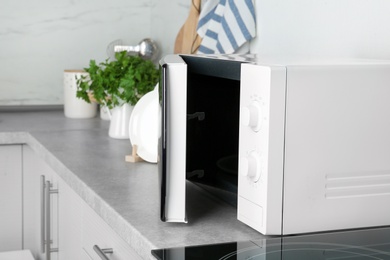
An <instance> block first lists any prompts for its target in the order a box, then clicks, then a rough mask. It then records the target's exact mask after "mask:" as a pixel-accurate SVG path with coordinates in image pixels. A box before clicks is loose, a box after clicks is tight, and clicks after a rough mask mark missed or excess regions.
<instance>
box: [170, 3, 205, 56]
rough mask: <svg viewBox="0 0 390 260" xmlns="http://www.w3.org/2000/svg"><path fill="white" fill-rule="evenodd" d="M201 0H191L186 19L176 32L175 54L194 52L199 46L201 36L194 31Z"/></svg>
mask: <svg viewBox="0 0 390 260" xmlns="http://www.w3.org/2000/svg"><path fill="white" fill-rule="evenodd" d="M200 3H201V0H192V1H191V7H190V12H189V15H188V18H187V20H186V21H185V22H184V24H183V26H182V27H181V28H180V31H179V33H178V34H177V37H176V40H175V46H174V53H176V54H194V53H196V51H197V50H198V48H199V45H200V43H201V41H202V38H200V37H199V35H198V34H197V33H196V27H197V26H198V19H199V14H200Z"/></svg>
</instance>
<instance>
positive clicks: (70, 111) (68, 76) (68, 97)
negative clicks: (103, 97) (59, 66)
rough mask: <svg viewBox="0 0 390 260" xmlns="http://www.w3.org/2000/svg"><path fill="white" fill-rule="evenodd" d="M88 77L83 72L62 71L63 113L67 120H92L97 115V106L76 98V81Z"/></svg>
mask: <svg viewBox="0 0 390 260" xmlns="http://www.w3.org/2000/svg"><path fill="white" fill-rule="evenodd" d="M82 75H88V73H87V72H84V71H83V70H65V71H64V113H65V116H66V117H69V118H92V117H95V116H96V114H97V104H96V103H94V102H92V103H87V102H85V101H84V100H82V99H80V98H77V97H76V92H77V79H78V78H80V77H81V76H82Z"/></svg>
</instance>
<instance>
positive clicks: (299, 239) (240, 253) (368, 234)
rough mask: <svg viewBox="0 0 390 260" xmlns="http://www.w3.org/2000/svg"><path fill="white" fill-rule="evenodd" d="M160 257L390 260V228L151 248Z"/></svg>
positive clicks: (167, 259) (193, 259)
mask: <svg viewBox="0 0 390 260" xmlns="http://www.w3.org/2000/svg"><path fill="white" fill-rule="evenodd" d="M152 254H153V255H154V256H155V257H156V258H157V259H159V260H200V259H202V260H250V259H253V260H317V259H324V260H325V259H327V260H344V259H345V260H352V259H353V260H363V259H368V260H370V259H376V260H378V259H389V260H390V227H387V228H377V229H366V230H355V231H340V232H332V233H322V234H315V235H313V234H311V235H300V236H284V237H277V238H275V237H273V238H264V239H261V240H255V241H244V242H234V243H224V244H213V245H202V246H189V247H181V248H168V249H158V250H152Z"/></svg>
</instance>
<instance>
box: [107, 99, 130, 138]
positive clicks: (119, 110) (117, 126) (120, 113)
mask: <svg viewBox="0 0 390 260" xmlns="http://www.w3.org/2000/svg"><path fill="white" fill-rule="evenodd" d="M132 111H133V106H131V105H129V104H124V105H122V106H119V107H114V108H113V109H112V110H111V121H110V128H109V130H108V135H109V136H110V137H112V138H115V139H129V121H130V116H131V112H132Z"/></svg>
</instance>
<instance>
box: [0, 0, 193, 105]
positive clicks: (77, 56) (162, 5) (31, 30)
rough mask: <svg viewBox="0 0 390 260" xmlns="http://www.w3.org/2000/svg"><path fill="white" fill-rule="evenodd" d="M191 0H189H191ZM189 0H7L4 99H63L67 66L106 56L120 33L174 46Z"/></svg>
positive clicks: (1, 41) (2, 16)
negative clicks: (109, 45)
mask: <svg viewBox="0 0 390 260" xmlns="http://www.w3.org/2000/svg"><path fill="white" fill-rule="evenodd" d="M187 2H188V3H187ZM189 3H190V2H189V1H184V0H173V1H172V0H171V1H169V0H110V1H106V0H56V1H52V0H34V1H29V0H18V1H14V0H2V2H1V8H0V105H34V104H62V103H63V71H64V69H80V68H83V67H86V66H88V63H89V60H90V59H95V60H96V61H99V62H100V61H103V60H105V59H106V58H107V55H106V47H107V45H108V44H109V43H110V42H112V41H113V40H116V39H122V40H124V41H125V43H127V44H130V45H136V44H138V42H139V41H140V40H141V39H143V38H146V37H149V38H152V39H154V40H156V41H157V42H158V43H159V44H160V47H161V48H162V50H163V52H162V54H166V53H170V52H172V51H173V42H174V37H176V33H177V32H178V31H179V29H180V26H181V24H182V23H183V22H184V20H185V18H186V16H187V15H188V10H189Z"/></svg>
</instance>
